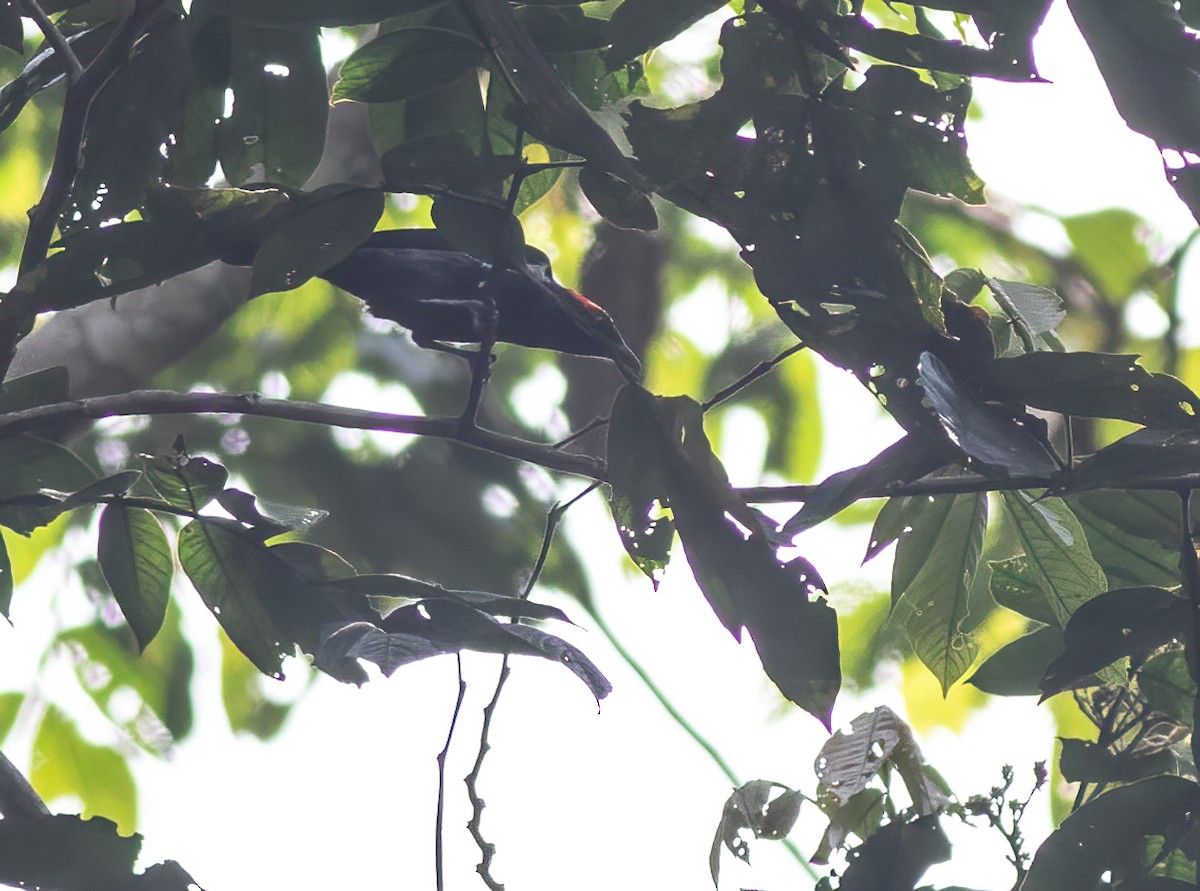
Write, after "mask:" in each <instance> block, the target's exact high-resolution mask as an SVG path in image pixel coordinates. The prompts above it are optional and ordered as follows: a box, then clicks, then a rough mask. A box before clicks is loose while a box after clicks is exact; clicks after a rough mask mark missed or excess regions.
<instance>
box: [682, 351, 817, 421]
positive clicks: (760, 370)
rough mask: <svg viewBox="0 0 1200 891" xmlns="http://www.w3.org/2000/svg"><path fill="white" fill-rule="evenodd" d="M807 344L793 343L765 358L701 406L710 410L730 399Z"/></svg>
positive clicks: (704, 409) (705, 409)
mask: <svg viewBox="0 0 1200 891" xmlns="http://www.w3.org/2000/svg"><path fill="white" fill-rule="evenodd" d="M806 346H807V344H805V343H796V344H793V345H792V346H790V347H788V348H787V349H786V350H784V351H783V352H782V353H780V354H779V355H778V356H776V357H775V358H773V359H765V360H764V361H762V362H759V363H758V364H757V365H755V366H754V367H753V368H751V369H750V370H749V371H748V372H746V373H745V374H744V375H742V376H741V377H740V378H738V379H737V380H736V381H734V382H733V383H732V384H730V385H729V386H728V387H725V388H724V389H722V390H718V391H717V392H716V393H714V394H713V395H712V396H710V397H709V398H708V399H707V400H706V401H704V402H703V403H701V404H700V408H701V409H702V410H703V411H708V410H709V409H710V408H713V407H715V406H717V405H720V404H721V403H722V402H724V401H725V400H726V399H729V398H731V397H733V396H735V395H737V394H738V393H739V392H741V391H742V390H744V389H745V388H746V387H748V386H749V385H750V384H752V383H754V382H755V381H756V380H758V379H759V378H760V377H762V376H763V375H764V374H766V373H767V372H768V371H770V370H771V369H772V368H774V367H775V366H776V365H778V364H779V363H780V362H782V361H783V360H784V359H787V358H788V357H789V356H794V355H795V354H796V353H798V352H800V351H801V350H802V349H804V348H805V347H806Z"/></svg>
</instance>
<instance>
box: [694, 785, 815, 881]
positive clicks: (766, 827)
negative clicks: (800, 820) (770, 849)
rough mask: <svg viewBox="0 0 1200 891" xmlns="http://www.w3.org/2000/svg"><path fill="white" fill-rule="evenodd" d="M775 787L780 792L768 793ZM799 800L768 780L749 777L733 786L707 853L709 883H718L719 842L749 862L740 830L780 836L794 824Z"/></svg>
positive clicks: (763, 835) (792, 792)
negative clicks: (737, 785)
mask: <svg viewBox="0 0 1200 891" xmlns="http://www.w3.org/2000/svg"><path fill="white" fill-rule="evenodd" d="M776 790H780V794H778V795H775V796H774V797H772V794H773V793H774V792H775V791H776ZM802 801H803V797H802V796H801V795H800V793H799V792H796V791H795V790H793V789H789V788H788V787H787V786H783V785H781V784H779V783H772V782H771V781H769V780H751V781H750V782H749V783H743V784H742V785H741V786H739V787H737V788H736V789H734V790H733V794H732V795H730V796H729V799H728V800H727V801H726V802H725V807H724V809H723V810H722V812H721V822H720V823H719V824H718V825H717V833H716V835H715V836H714V837H713V843H712V848H711V850H710V851H709V855H708V868H709V872H710V873H711V874H712V880H713V885H719V884H720V873H721V847H722V846H724V847H726V848H728V849H729V852H730V853H731V854H733V856H735V857H737V858H738V859H739V860H742V861H744V862H746V863H749V862H750V846H749V845H748V844H747V843H746V840H745V838H744V837H743V836H742V832H743V830H749V831H750V832H752V833H753V834H754V837H755V838H771V839H780V838H783V837H784V836H786V835H787V834H788V833H789V832H790V831H791V829H792V826H793V825H794V824H795V822H796V817H797V816H798V815H799V813H800V804H801V802H802Z"/></svg>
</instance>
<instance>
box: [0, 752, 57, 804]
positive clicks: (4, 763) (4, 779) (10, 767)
mask: <svg viewBox="0 0 1200 891" xmlns="http://www.w3.org/2000/svg"><path fill="white" fill-rule="evenodd" d="M49 813H50V809H49V808H47V807H46V803H45V802H44V801H42V799H41V797H40V796H39V795H38V794H37V793H36V792H34V791H33V786H31V785H29V780H27V779H25V775H24V774H22V773H21V771H19V770H17V768H16V766H15V765H14V764H13V763H12V762H11V761H9V760H8V757H7V756H6V755H5V754H4V753H3V752H0V814H3V815H4V819H6V820H20V819H32V818H34V817H44V816H46V815H47V814H49Z"/></svg>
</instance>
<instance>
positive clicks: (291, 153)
mask: <svg viewBox="0 0 1200 891" xmlns="http://www.w3.org/2000/svg"><path fill="white" fill-rule="evenodd" d="M318 37H319V35H318V30H317V28H316V27H315V26H310V27H307V28H305V27H297V28H293V29H287V30H281V29H279V28H277V27H259V26H257V25H252V24H248V23H241V22H238V23H235V25H234V28H233V38H232V39H233V43H232V49H231V50H230V60H231V62H230V72H229V89H230V90H232V91H233V114H232V115H231V116H229V117H227V118H224V119H223V120H222V121H221V124H220V126H219V128H218V132H217V151H218V156H219V158H220V161H221V168H222V170H224V171H225V178H226V179H228V180H229V182H231V183H233V184H234V185H242V184H244V183H247V182H252V181H258V182H261V181H263V180H265V181H266V182H270V183H283V184H286V185H292V186H300V185H302V184H303V183H304V182H305V181H306V180H307V179H308V178H309V176H311V175H312V172H313V170H315V169H316V167H317V163H318V162H319V161H320V160H321V151H322V147H323V146H324V143H325V118H326V116H327V114H328V111H329V102H328V93H327V90H326V85H325V66H324V64H323V63H322V62H321V47H320V43H319V40H318Z"/></svg>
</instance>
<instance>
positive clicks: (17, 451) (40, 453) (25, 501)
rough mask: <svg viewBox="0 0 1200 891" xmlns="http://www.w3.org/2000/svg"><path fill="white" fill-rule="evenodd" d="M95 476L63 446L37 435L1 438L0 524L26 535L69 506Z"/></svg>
mask: <svg viewBox="0 0 1200 891" xmlns="http://www.w3.org/2000/svg"><path fill="white" fill-rule="evenodd" d="M95 478H96V475H95V473H93V472H92V470H91V468H89V467H88V466H87V464H85V463H84V462H83V459H81V458H80V457H79V456H78V455H76V454H75V453H74V452H72V451H71V450H70V449H68V448H66V447H65V446H61V445H59V444H58V443H55V442H51V441H49V440H44V439H39V438H38V437H36V436H30V435H22V436H14V437H10V438H8V439H4V440H0V525H3V526H7V527H8V528H9V529H12V530H13V531H14V532H19V533H21V534H22V535H28V534H29V533H31V532H32V531H33V530H34V529H36V528H38V527H39V526H44V525H45V524H47V523H49V522H50V521H51V520H53V519H54V518H55V517H57V516H58V515H59V514H60V513H62V511H63V510H66V509H67V508H68V507H69V505H67V504H66V501H67V499H68V497H69V493H71V492H74V491H77V490H79V489H82V488H84V487H85V486H87V485H89V484H90V483H91V482H92V481H93V480H95Z"/></svg>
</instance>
